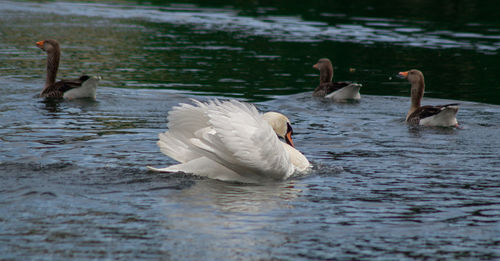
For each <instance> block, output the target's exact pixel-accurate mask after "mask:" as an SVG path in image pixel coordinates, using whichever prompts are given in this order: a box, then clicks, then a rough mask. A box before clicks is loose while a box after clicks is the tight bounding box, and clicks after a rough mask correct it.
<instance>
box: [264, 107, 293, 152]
mask: <svg viewBox="0 0 500 261" xmlns="http://www.w3.org/2000/svg"><path fill="white" fill-rule="evenodd" d="M264 119H265V120H266V121H267V123H269V125H271V127H272V128H273V130H274V132H276V134H277V135H278V137H280V138H283V139H285V141H286V143H287V144H288V145H290V146H292V147H294V145H293V140H292V134H293V129H292V125H291V124H290V120H288V118H287V117H286V116H285V115H283V114H281V113H277V112H266V113H264Z"/></svg>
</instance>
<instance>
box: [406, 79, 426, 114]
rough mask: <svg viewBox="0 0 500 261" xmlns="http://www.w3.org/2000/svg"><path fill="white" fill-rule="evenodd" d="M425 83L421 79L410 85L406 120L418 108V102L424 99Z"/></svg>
mask: <svg viewBox="0 0 500 261" xmlns="http://www.w3.org/2000/svg"><path fill="white" fill-rule="evenodd" d="M424 90H425V82H424V79H423V78H420V79H418V80H417V81H415V82H412V83H411V106H410V109H409V110H408V113H407V115H406V119H407V120H408V117H409V116H410V115H411V114H412V113H413V112H414V111H415V110H416V109H418V108H420V102H421V101H422V97H424Z"/></svg>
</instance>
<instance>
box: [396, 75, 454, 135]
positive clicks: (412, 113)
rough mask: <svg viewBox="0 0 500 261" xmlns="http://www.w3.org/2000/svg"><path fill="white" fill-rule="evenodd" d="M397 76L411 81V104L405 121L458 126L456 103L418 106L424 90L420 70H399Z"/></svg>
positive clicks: (428, 124)
mask: <svg viewBox="0 0 500 261" xmlns="http://www.w3.org/2000/svg"><path fill="white" fill-rule="evenodd" d="M399 76H401V77H404V78H405V79H407V80H408V81H409V82H410V83H411V105H410V109H409V110H408V113H407V114H406V122H408V123H410V124H416V125H424V126H441V127H452V126H458V122H457V118H456V115H457V112H458V104H456V103H453V104H446V105H436V106H430V105H427V106H420V102H421V101H422V98H423V96H424V90H425V81H424V74H423V73H422V72H421V71H419V70H416V69H413V70H409V71H406V72H400V73H399Z"/></svg>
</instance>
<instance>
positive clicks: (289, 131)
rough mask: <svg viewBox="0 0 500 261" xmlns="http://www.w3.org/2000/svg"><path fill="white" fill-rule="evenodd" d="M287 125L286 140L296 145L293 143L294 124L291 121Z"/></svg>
mask: <svg viewBox="0 0 500 261" xmlns="http://www.w3.org/2000/svg"><path fill="white" fill-rule="evenodd" d="M286 127H287V130H286V134H285V141H286V143H287V144H288V145H290V146H292V147H295V146H294V145H293V140H292V134H293V129H292V126H291V125H290V123H287V124H286Z"/></svg>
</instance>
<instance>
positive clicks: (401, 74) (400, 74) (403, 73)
mask: <svg viewBox="0 0 500 261" xmlns="http://www.w3.org/2000/svg"><path fill="white" fill-rule="evenodd" d="M398 75H399V76H402V77H405V78H406V77H408V71H406V72H399V73H398Z"/></svg>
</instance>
